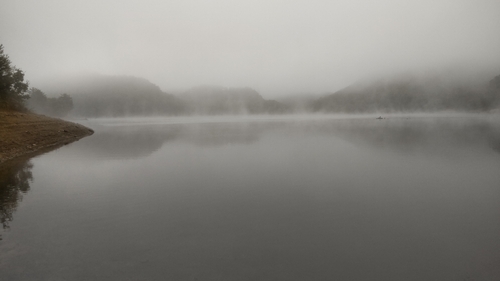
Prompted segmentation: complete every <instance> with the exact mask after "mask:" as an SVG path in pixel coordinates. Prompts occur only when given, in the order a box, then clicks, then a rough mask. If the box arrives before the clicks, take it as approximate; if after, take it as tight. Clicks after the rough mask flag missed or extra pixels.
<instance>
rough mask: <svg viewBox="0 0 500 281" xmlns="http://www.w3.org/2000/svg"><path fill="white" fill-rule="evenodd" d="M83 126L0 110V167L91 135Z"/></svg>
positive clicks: (50, 118)
mask: <svg viewBox="0 0 500 281" xmlns="http://www.w3.org/2000/svg"><path fill="white" fill-rule="evenodd" d="M93 133H94V131H93V130H92V129H89V128H87V127H85V126H83V125H80V124H77V123H73V122H68V121H64V120H61V119H57V118H52V117H47V116H44V115H38V114H34V113H31V112H17V111H5V110H0V164H2V163H4V162H6V161H7V160H10V159H14V158H17V157H21V156H27V155H36V154H39V153H43V152H46V151H49V150H51V149H55V148H57V147H59V146H62V145H65V144H69V143H71V142H74V141H77V140H79V139H81V138H83V137H86V136H89V135H92V134H93Z"/></svg>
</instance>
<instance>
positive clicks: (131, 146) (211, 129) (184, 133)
mask: <svg viewBox="0 0 500 281" xmlns="http://www.w3.org/2000/svg"><path fill="white" fill-rule="evenodd" d="M93 128H95V134H94V135H93V136H92V137H89V138H85V139H83V140H81V141H80V142H79V144H78V146H77V147H75V153H78V154H81V155H85V156H86V157H91V158H106V159H134V158H143V157H147V156H149V155H151V154H152V153H154V152H155V151H157V150H159V149H160V148H161V147H162V146H163V145H165V144H166V143H171V142H182V143H186V144H193V145H196V146H223V145H234V144H243V145H245V144H246V145H248V144H251V143H254V142H257V141H258V140H259V137H260V135H261V134H263V133H264V132H265V131H266V130H268V129H271V127H270V126H268V125H267V126H266V125H263V124H252V123H238V124H227V123H225V124H171V125H152V126H134V125H131V126H117V127H113V126H94V127H93Z"/></svg>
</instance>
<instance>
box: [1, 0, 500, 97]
mask: <svg viewBox="0 0 500 281" xmlns="http://www.w3.org/2000/svg"><path fill="white" fill-rule="evenodd" d="M0 5H1V6H0V44H3V45H4V48H5V51H6V53H7V54H9V56H10V58H11V60H12V61H13V63H14V64H15V65H16V66H18V67H19V68H21V69H23V70H24V71H25V73H26V75H27V78H28V80H30V81H31V84H32V86H36V83H37V82H38V81H41V80H43V79H44V78H45V77H46V76H51V75H54V74H56V73H68V72H74V71H92V72H98V73H103V74H117V75H132V76H138V77H144V78H146V79H148V80H150V81H151V82H153V83H155V84H157V85H159V86H160V87H161V88H162V89H164V90H167V91H168V90H172V89H182V88H189V87H191V86H196V85H201V84H216V85H222V86H228V87H242V86H248V87H252V88H255V89H257V90H258V91H260V92H261V93H262V94H263V95H264V96H277V95H282V94H287V93H299V92H332V91H335V90H338V89H340V88H343V87H345V86H348V85H349V84H351V83H352V82H355V81H356V80H358V79H363V78H366V77H370V76H373V75H380V74H384V73H391V72H397V71H407V70H413V69H421V68H435V67H450V66H453V65H455V64H461V65H467V64H490V65H491V64H497V65H499V64H500V1H499V0H419V1H404V0H337V1H333V0H330V1H316V0H307V1H305V0H304V1H303V0H287V1H285V0H282V1H278V0H252V1H238V0H210V1H201V0H200V1H195V0H170V1H169V0H141V1H127V0H120V1H118V0H108V1H106V0H85V1H69V0H0Z"/></svg>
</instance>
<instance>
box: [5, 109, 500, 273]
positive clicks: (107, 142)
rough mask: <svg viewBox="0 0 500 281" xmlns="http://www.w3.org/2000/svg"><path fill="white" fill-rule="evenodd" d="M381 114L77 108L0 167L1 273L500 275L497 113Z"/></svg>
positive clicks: (499, 131)
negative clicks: (39, 143) (46, 137)
mask: <svg viewBox="0 0 500 281" xmlns="http://www.w3.org/2000/svg"><path fill="white" fill-rule="evenodd" d="M375 117H376V116H375ZM375 117H374V116H282V117H263V116H259V117H252V118H251V117H211V118H195V117H192V118H137V119H133V118H128V119H98V120H97V119H96V120H88V121H83V122H82V124H84V125H86V126H89V127H91V128H92V129H94V130H95V134H94V135H93V136H90V137H87V138H84V139H82V140H80V141H78V142H75V143H72V144H69V145H66V146H64V147H61V148H59V149H57V150H55V151H51V152H49V153H46V154H43V155H40V156H38V157H35V158H32V159H18V160H16V161H12V162H10V163H8V165H4V166H3V167H0V216H1V217H0V219H1V220H2V221H1V222H2V224H3V230H0V235H1V239H2V240H1V241H0V279H1V280H120V281H122V280H301V281H302V280H460V281H463V280H500V267H499V265H500V203H499V202H500V118H499V116H495V115H486V116H482V115H464V116H460V115H455V116H444V115H433V116H423V115H410V116H396V115H395V116H389V117H388V118H387V119H383V120H377V119H375Z"/></svg>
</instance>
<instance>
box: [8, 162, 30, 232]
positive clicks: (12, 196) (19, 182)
mask: <svg viewBox="0 0 500 281" xmlns="http://www.w3.org/2000/svg"><path fill="white" fill-rule="evenodd" d="M32 168H33V164H31V163H30V162H29V161H26V160H18V161H11V162H8V163H4V164H2V166H0V223H1V224H2V227H3V229H8V228H9V222H11V221H12V219H13V214H14V212H15V211H16V208H17V204H18V203H19V202H20V201H21V200H22V199H23V194H25V193H27V192H28V191H29V190H30V181H33V175H32V173H31V169H32ZM1 238H2V237H1V236H0V240H1Z"/></svg>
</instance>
